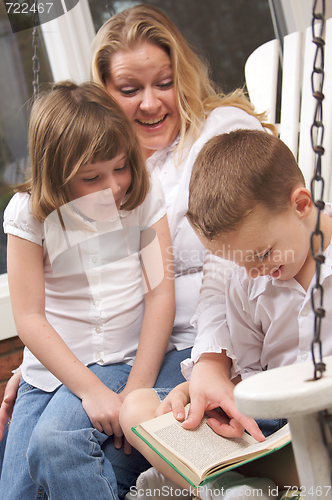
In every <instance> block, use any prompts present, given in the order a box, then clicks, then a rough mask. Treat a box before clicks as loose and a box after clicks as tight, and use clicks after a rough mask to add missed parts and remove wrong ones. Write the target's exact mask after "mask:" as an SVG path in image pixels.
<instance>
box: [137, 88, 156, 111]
mask: <svg viewBox="0 0 332 500" xmlns="http://www.w3.org/2000/svg"><path fill="white" fill-rule="evenodd" d="M159 107H160V100H159V99H158V97H157V95H156V91H155V90H153V89H151V88H148V89H145V90H144V92H143V97H142V101H141V105H140V108H141V110H142V111H147V112H149V113H155V112H156V111H158V109H159Z"/></svg>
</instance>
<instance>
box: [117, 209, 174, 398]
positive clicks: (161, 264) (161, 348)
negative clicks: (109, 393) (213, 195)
mask: <svg viewBox="0 0 332 500" xmlns="http://www.w3.org/2000/svg"><path fill="white" fill-rule="evenodd" d="M151 228H152V229H154V230H155V231H156V237H157V240H156V241H157V242H158V241H159V247H160V253H159V251H155V249H154V248H153V245H151V247H150V248H151V252H150V251H149V248H148V247H147V246H146V247H145V251H146V252H145V255H144V256H143V263H144V264H145V269H146V274H147V281H148V282H149V283H150V285H151V284H153V280H154V279H156V277H157V275H158V274H159V276H161V277H162V276H163V278H162V280H161V282H160V283H159V284H158V285H157V286H155V287H153V286H152V287H151V289H150V290H149V291H148V292H147V293H146V294H145V295H144V298H145V311H144V318H143V323H142V328H141V333H140V339H139V345H138V349H137V354H136V357H135V361H134V364H133V367H132V369H131V372H130V375H129V378H128V381H127V384H126V387H125V389H124V390H123V391H122V393H121V397H122V398H124V397H125V396H126V395H127V394H128V393H129V392H131V391H133V390H135V389H140V388H144V387H153V386H154V384H155V381H156V379H157V376H158V373H159V369H160V366H161V363H162V361H163V358H164V356H165V351H166V348H167V345H168V342H169V338H170V335H171V332H172V328H173V323H174V317H175V291H174V273H173V259H172V255H171V254H170V252H169V249H170V248H171V245H172V242H171V236H170V232H169V227H168V223H167V218H166V216H164V217H162V218H161V219H160V220H159V221H157V222H156V223H155V224H153V225H152V226H151ZM142 238H143V240H144V232H143V235H142ZM158 253H159V257H158ZM143 272H144V270H143ZM162 273H163V274H162Z"/></svg>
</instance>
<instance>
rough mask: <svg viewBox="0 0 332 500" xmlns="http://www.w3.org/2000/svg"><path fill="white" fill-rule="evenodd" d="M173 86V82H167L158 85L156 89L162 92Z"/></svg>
mask: <svg viewBox="0 0 332 500" xmlns="http://www.w3.org/2000/svg"><path fill="white" fill-rule="evenodd" d="M172 86H173V80H168V81H167V82H163V83H159V85H158V87H159V88H160V89H162V90H167V89H169V88H171V87H172Z"/></svg>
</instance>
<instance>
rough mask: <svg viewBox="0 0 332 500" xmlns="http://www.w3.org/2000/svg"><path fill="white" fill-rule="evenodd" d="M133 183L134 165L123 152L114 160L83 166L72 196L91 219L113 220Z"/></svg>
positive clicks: (72, 186) (71, 186) (74, 180)
mask: <svg viewBox="0 0 332 500" xmlns="http://www.w3.org/2000/svg"><path fill="white" fill-rule="evenodd" d="M130 183H131V171H130V166H129V165H128V163H127V156H126V154H123V153H121V154H119V155H117V156H115V158H113V159H112V160H108V161H104V162H97V163H91V162H89V163H87V164H86V165H82V166H81V167H80V168H79V169H78V171H77V172H76V174H75V175H74V177H73V178H72V179H71V180H70V181H69V196H70V200H71V201H74V206H75V208H76V209H77V210H79V211H80V212H81V213H82V214H83V215H85V216H86V217H88V218H89V219H92V220H96V221H107V220H113V219H115V218H116V217H117V214H118V210H119V208H120V205H121V202H122V200H123V198H124V196H125V194H126V192H127V190H128V188H129V186H130Z"/></svg>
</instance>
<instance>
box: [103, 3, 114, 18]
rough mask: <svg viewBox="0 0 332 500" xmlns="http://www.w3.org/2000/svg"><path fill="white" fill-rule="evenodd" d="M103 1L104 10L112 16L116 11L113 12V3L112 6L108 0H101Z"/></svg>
mask: <svg viewBox="0 0 332 500" xmlns="http://www.w3.org/2000/svg"><path fill="white" fill-rule="evenodd" d="M103 3H104V5H105V9H106V11H107V12H108V13H109V14H110V16H111V17H112V16H114V14H115V13H116V12H115V9H114V7H113V5H112V6H110V5H108V1H107V0H103Z"/></svg>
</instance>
